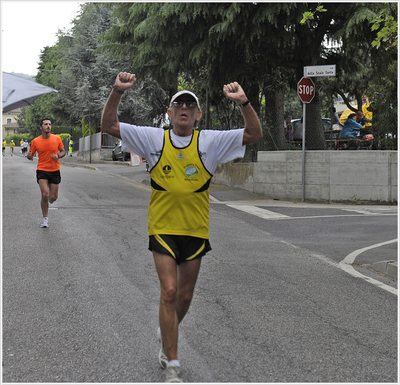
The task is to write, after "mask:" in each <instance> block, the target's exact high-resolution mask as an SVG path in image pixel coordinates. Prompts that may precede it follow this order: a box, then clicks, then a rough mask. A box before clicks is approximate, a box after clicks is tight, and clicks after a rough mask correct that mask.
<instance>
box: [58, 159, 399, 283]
mask: <svg viewBox="0 0 400 385" xmlns="http://www.w3.org/2000/svg"><path fill="white" fill-rule="evenodd" d="M60 163H61V164H65V165H69V166H71V167H85V168H92V169H96V170H98V171H101V172H106V173H110V174H114V175H117V176H121V177H125V178H129V179H132V180H135V181H137V182H140V183H143V184H146V185H148V186H150V174H149V173H148V172H146V166H145V165H144V164H142V165H136V166H131V164H130V162H122V161H101V162H97V163H88V162H85V161H84V160H81V159H79V158H77V157H76V156H72V157H69V156H65V157H64V158H62V159H60ZM210 192H211V195H212V196H213V197H214V198H216V199H218V200H219V201H222V202H224V201H231V200H232V201H233V200H257V199H259V200H263V201H268V202H269V201H270V203H271V206H283V205H286V206H287V205H291V204H293V202H282V201H279V202H277V201H274V200H269V199H266V197H265V196H263V195H260V194H255V193H251V192H248V191H245V190H241V189H238V188H231V187H229V186H223V185H216V184H214V183H212V184H211V187H210ZM302 205H303V206H304V207H306V206H309V205H312V203H301V204H299V203H296V207H301V206H302ZM319 206H320V207H321V208H322V207H325V206H326V207H327V208H332V207H340V206H346V205H329V204H326V205H321V204H319ZM397 254H398V253H397V242H395V243H391V244H388V245H384V246H380V247H377V248H372V249H369V250H366V251H363V252H362V253H360V254H359V255H358V256H357V257H356V258H355V260H354V263H353V265H354V266H357V267H365V268H367V269H372V270H374V271H376V272H378V273H380V274H383V275H384V276H387V277H390V278H392V279H395V280H396V281H397V262H398V258H397Z"/></svg>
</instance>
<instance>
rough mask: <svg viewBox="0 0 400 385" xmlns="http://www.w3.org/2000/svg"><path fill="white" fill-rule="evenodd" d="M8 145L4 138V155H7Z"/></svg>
mask: <svg viewBox="0 0 400 385" xmlns="http://www.w3.org/2000/svg"><path fill="white" fill-rule="evenodd" d="M6 146H7V142H6V140H5V139H4V140H3V156H6Z"/></svg>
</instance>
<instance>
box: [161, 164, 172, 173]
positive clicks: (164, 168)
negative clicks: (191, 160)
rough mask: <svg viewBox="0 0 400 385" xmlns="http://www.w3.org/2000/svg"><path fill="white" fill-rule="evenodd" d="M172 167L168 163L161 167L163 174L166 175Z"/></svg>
mask: <svg viewBox="0 0 400 385" xmlns="http://www.w3.org/2000/svg"><path fill="white" fill-rule="evenodd" d="M171 170H172V168H171V166H170V165H168V164H167V165H166V166H164V167H163V171H164V174H166V175H168V174H169V173H170V172H171Z"/></svg>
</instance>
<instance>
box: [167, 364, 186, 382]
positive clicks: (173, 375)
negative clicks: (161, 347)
mask: <svg viewBox="0 0 400 385" xmlns="http://www.w3.org/2000/svg"><path fill="white" fill-rule="evenodd" d="M165 382H183V381H182V369H181V367H180V366H176V365H167V373H166V374H165Z"/></svg>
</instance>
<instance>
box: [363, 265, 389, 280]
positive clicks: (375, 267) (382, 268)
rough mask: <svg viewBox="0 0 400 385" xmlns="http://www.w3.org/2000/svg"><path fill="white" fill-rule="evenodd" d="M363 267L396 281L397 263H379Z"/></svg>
mask: <svg viewBox="0 0 400 385" xmlns="http://www.w3.org/2000/svg"><path fill="white" fill-rule="evenodd" d="M365 266H367V267H370V268H371V269H373V270H375V271H377V272H379V273H382V274H385V275H387V276H388V277H390V278H394V279H397V261H379V262H375V263H372V264H370V265H365Z"/></svg>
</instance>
